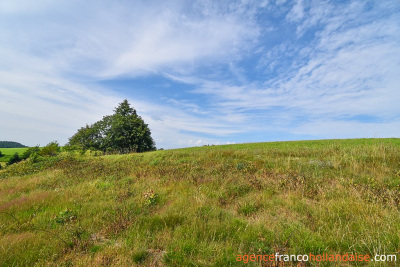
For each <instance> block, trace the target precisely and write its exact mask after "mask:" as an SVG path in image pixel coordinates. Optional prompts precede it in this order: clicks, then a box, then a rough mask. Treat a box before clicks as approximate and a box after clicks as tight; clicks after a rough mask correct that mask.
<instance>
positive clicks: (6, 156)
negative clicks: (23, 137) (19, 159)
mask: <svg viewBox="0 0 400 267" xmlns="http://www.w3.org/2000/svg"><path fill="white" fill-rule="evenodd" d="M27 149H28V148H27V147H20V148H0V151H1V152H2V153H3V154H4V157H0V164H1V165H2V166H5V164H6V163H7V161H8V160H9V159H10V158H11V157H12V156H13V155H14V154H15V152H17V153H18V154H19V155H22V154H23V153H24V152H25V151H26V150H27Z"/></svg>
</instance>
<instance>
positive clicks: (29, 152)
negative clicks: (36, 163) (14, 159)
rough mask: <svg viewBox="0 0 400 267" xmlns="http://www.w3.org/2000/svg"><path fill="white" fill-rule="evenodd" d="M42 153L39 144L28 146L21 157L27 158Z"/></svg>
mask: <svg viewBox="0 0 400 267" xmlns="http://www.w3.org/2000/svg"><path fill="white" fill-rule="evenodd" d="M39 153H40V148H39V146H34V147H30V148H28V149H27V150H26V151H25V152H24V153H23V154H22V156H21V159H27V158H29V157H33V156H34V155H36V156H37V155H38V154H39Z"/></svg>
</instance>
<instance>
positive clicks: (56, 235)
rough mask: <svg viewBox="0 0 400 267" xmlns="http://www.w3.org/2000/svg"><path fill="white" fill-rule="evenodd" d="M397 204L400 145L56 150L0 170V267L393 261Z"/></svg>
mask: <svg viewBox="0 0 400 267" xmlns="http://www.w3.org/2000/svg"><path fill="white" fill-rule="evenodd" d="M399 207H400V139H355V140H322V141H301V142H274V143H257V144H241V145H227V146H212V147H196V148H187V149H178V150H166V151H156V152H151V153H143V154H130V155H113V156H100V157H94V156H87V155H86V156H79V155H72V154H67V153H63V154H61V155H60V156H58V157H56V158H48V160H46V161H43V162H38V163H31V162H23V163H19V164H15V165H12V166H10V167H8V168H6V169H5V170H2V171H0V244H1V245H0V266H35V265H36V266H88V265H90V266H135V265H142V266H241V265H243V266H260V263H255V262H249V263H247V264H245V263H243V261H242V262H238V261H236V257H237V255H238V254H247V255H251V254H256V255H258V254H275V253H276V252H279V253H280V254H309V253H313V254H322V253H324V252H325V253H335V254H336V253H341V254H345V253H354V254H355V253H358V254H368V255H371V257H372V256H374V255H375V254H396V255H397V253H398V251H399V249H400V212H399ZM398 258H399V257H398ZM289 264H290V263H289ZM293 264H295V263H293ZM312 264H315V263H312ZM342 264H343V263H342ZM346 264H348V265H353V264H352V263H345V264H344V266H346ZM324 265H327V264H326V263H324ZM341 266H343V265H341Z"/></svg>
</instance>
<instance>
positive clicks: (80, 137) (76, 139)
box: [68, 99, 155, 154]
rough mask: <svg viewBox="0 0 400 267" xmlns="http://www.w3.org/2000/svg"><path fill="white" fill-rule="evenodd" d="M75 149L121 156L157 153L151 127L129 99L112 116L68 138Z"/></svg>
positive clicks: (69, 144) (69, 145) (87, 126)
mask: <svg viewBox="0 0 400 267" xmlns="http://www.w3.org/2000/svg"><path fill="white" fill-rule="evenodd" d="M73 146H76V147H81V148H82V149H84V150H87V149H94V150H102V151H104V152H117V153H121V154H123V153H129V152H145V151H152V150H155V144H154V141H153V139H152V137H151V132H150V129H149V128H148V125H147V124H145V123H144V121H143V119H142V118H141V117H140V116H138V115H137V113H136V110H135V109H133V108H132V107H130V104H129V103H128V101H127V100H126V99H125V100H124V101H123V102H122V103H120V104H119V106H118V107H117V108H116V109H115V110H114V114H113V115H110V116H104V117H103V119H102V120H100V121H98V122H96V123H94V124H92V125H86V126H85V127H82V128H81V129H79V130H78V132H77V133H76V134H74V135H73V136H72V137H71V138H70V139H69V143H68V147H73Z"/></svg>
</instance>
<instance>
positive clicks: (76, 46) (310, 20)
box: [0, 0, 400, 148]
mask: <svg viewBox="0 0 400 267" xmlns="http://www.w3.org/2000/svg"><path fill="white" fill-rule="evenodd" d="M399 32H400V2H399V1H397V0H393V1H390V0H387V1H386V0H385V1H306V0H298V1H289V0H286V1H285V0H276V1H272V0H270V1H205V0H203V1H183V0H182V1H128V0H119V1H98V0H96V1H95V0H87V1H77V0H68V1H53V0H36V1H28V0H9V1H8V0H5V1H1V2H0V33H1V34H0V140H13V141H19V142H22V143H24V144H26V145H36V144H40V145H45V144H47V143H48V142H50V141H52V140H57V141H59V142H60V143H61V144H64V143H66V142H67V141H68V138H69V137H70V136H72V135H73V134H74V133H75V132H76V130H77V129H78V128H80V127H81V126H84V125H85V124H86V123H89V124H90V123H94V122H96V121H97V120H99V119H101V118H102V116H104V115H109V114H112V112H113V109H114V107H115V106H117V105H118V103H120V102H121V101H122V100H123V99H125V98H127V99H128V100H129V101H130V103H131V104H132V106H134V107H135V108H136V110H137V112H138V114H139V115H141V116H142V117H143V119H144V120H145V122H146V123H148V124H149V127H150V129H151V131H152V135H153V137H154V139H155V141H156V144H157V147H159V148H160V147H163V148H176V147H187V146H197V145H204V144H227V143H243V142H261V141H275V140H303V139H327V138H364V137H365V138H369V137H400V131H399V130H400V105H399V101H400V90H399V89H400V88H399V87H400V34H399Z"/></svg>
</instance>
